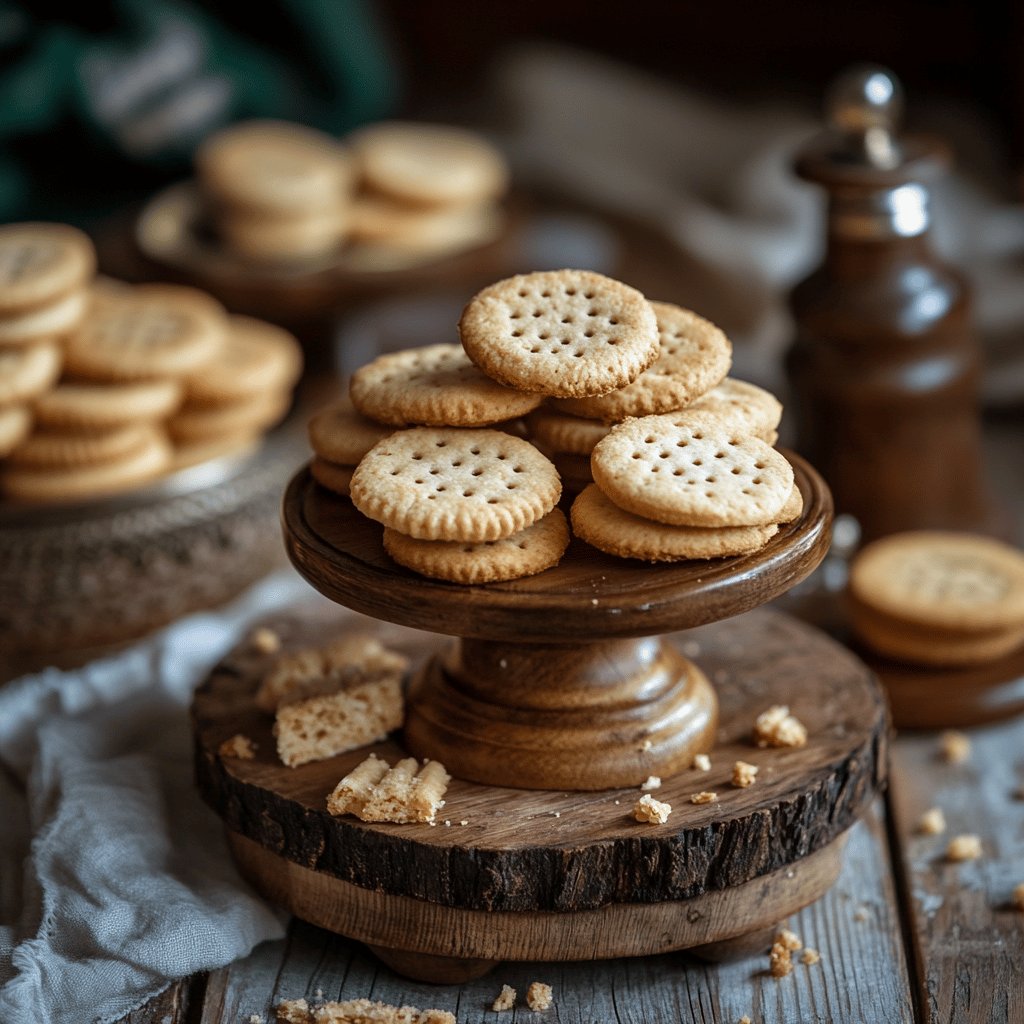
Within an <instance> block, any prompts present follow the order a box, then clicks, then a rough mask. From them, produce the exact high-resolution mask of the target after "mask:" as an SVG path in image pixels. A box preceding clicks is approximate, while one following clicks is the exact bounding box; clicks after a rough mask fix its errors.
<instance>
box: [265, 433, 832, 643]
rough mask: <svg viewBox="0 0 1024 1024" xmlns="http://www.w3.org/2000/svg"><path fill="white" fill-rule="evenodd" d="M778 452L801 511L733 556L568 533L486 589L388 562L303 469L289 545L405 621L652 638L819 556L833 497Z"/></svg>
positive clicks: (376, 534)
mask: <svg viewBox="0 0 1024 1024" xmlns="http://www.w3.org/2000/svg"><path fill="white" fill-rule="evenodd" d="M786 455H787V458H788V459H789V460H790V462H791V463H792V465H793V470H794V473H795V476H796V483H797V486H798V487H799V488H800V492H801V494H802V495H803V499H804V510H803V513H802V515H801V516H800V518H799V519H797V520H796V521H795V522H793V523H789V524H788V525H786V526H783V527H781V528H780V529H779V532H778V533H777V534H776V535H775V537H773V538H772V540H771V541H769V543H768V544H767V546H766V547H764V548H762V549H761V550H760V551H758V552H756V553H755V554H753V555H747V556H744V557H739V558H719V559H713V560H709V561H689V562H676V563H659V564H648V563H646V562H640V561H636V560H632V559H622V558H614V557H612V556H610V555H605V554H603V553H602V552H600V551H598V550H597V549H596V548H593V547H591V546H590V545H588V544H585V543H584V542H583V541H580V540H578V539H574V540H573V542H572V544H571V545H570V547H569V550H568V551H567V552H566V554H565V557H564V558H563V559H562V561H561V563H560V564H559V565H557V566H555V567H554V568H553V569H548V570H547V571H545V572H542V573H539V574H538V575H536V576H530V577H527V578H525V579H519V580H512V581H509V582H507V583H490V584H487V585H486V586H462V585H459V584H454V583H446V582H443V581H440V580H432V579H428V578H426V577H423V576H419V575H417V574H415V573H413V572H410V571H409V570H407V569H404V568H402V567H401V566H399V565H397V564H396V563H395V562H393V561H392V560H391V559H390V558H389V557H388V555H387V553H386V552H385V551H384V547H383V544H382V541H381V535H382V532H383V528H382V527H381V526H380V525H379V524H378V523H375V522H373V521H372V520H370V519H367V518H366V517H364V516H363V515H362V514H361V513H360V512H358V511H357V510H356V509H355V508H354V507H353V505H352V504H351V502H350V501H348V500H347V499H346V498H342V497H339V496H338V495H335V494H332V493H330V492H329V491H326V490H324V489H322V488H321V487H320V486H319V485H318V484H317V483H316V482H315V481H314V480H313V478H312V477H311V476H310V474H309V471H308V469H304V470H302V471H300V472H299V473H298V474H297V475H296V476H295V477H294V478H293V479H292V481H291V483H290V484H289V486H288V490H287V492H286V494H285V498H284V506H283V510H282V518H283V527H284V534H285V546H286V547H287V550H288V554H289V557H290V558H291V560H292V562H293V563H294V564H295V567H296V568H297V569H298V571H299V572H300V573H301V574H302V575H303V576H304V577H305V578H306V580H308V581H309V582H310V583H311V584H312V585H313V586H314V587H316V589H317V590H319V591H320V592H321V593H322V594H324V595H325V596H327V597H329V598H330V599H331V600H333V601H337V602H338V603H339V604H343V605H345V606H347V607H349V608H352V609H354V610H355V611H359V612H363V613H364V614H366V615H370V616H372V617H373V618H377V619H383V620H385V621H388V622H394V623H398V624H399V625H403V626H412V627H414V628H416V629H426V630H430V631H432V632H435V633H444V634H448V635H449V636H460V637H469V638H475V639H483V640H497V641H506V642H521V643H535V644H538V643H539V644H543V643H567V642H569V643H571V642H581V641H588V640H608V639H616V638H624V637H640V636H653V635H655V634H659V633H665V632H670V631H673V630H678V629H689V628H690V627H693V626H700V625H703V624H704V623H707V622H714V621H717V620H719V619H724V618H728V617H729V616H732V615H738V614H740V613H741V612H745V611H749V610H750V609H752V608H755V607H757V606H758V605H761V604H764V603H765V602H766V601H770V600H772V599H773V598H775V597H778V596H779V595H780V594H782V593H784V592H785V591H787V590H788V589H789V588H790V587H792V586H794V585H795V584H796V583H799V582H800V581H801V580H802V579H804V578H805V577H806V576H807V575H809V574H810V573H811V571H812V570H813V569H814V568H815V567H816V566H817V565H818V564H819V562H820V561H821V560H822V558H823V557H824V556H825V552H826V551H827V549H828V544H829V539H830V526H831V522H832V497H831V495H830V493H829V490H828V487H827V486H826V484H825V482H824V481H823V480H822V479H821V477H820V476H819V475H818V474H817V472H815V470H814V469H813V468H812V467H811V466H810V465H809V464H808V463H807V462H805V461H804V460H803V459H801V458H800V457H799V456H798V455H795V454H792V453H786Z"/></svg>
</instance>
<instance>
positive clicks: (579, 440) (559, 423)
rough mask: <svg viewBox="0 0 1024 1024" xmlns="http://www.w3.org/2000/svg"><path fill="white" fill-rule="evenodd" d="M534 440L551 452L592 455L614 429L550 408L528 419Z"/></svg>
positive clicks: (532, 414)
mask: <svg viewBox="0 0 1024 1024" xmlns="http://www.w3.org/2000/svg"><path fill="white" fill-rule="evenodd" d="M526 424H527V427H528V428H529V431H530V437H531V438H532V439H533V440H535V441H537V442H539V443H540V444H541V445H543V447H544V448H546V449H547V450H548V451H551V452H560V453H562V454H565V455H586V456H589V455H590V453H591V452H592V451H593V450H594V446H595V445H596V444H597V442H598V441H600V440H601V439H602V438H605V437H607V436H608V431H609V430H611V427H609V426H607V425H606V424H604V423H602V422H601V421H600V420H590V419H584V418H583V417H581V416H570V415H569V414H568V413H564V412H559V411H558V410H557V409H552V408H550V407H548V406H541V407H540V408H539V409H537V410H536V411H535V412H532V413H530V415H529V416H528V417H527V420H526Z"/></svg>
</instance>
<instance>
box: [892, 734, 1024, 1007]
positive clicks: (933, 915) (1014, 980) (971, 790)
mask: <svg viewBox="0 0 1024 1024" xmlns="http://www.w3.org/2000/svg"><path fill="white" fill-rule="evenodd" d="M968 735H969V736H970V738H971V741H972V748H973V749H972V754H971V758H970V760H969V761H968V762H966V763H964V764H960V765H951V764H946V763H945V762H944V761H942V760H941V758H940V756H939V747H938V742H937V740H936V737H935V736H933V735H932V736H928V735H917V736H903V737H901V739H900V740H899V742H898V743H897V744H896V745H895V750H894V756H893V773H892V788H891V791H890V802H891V806H892V809H893V820H894V822H895V826H896V832H895V834H896V837H897V842H898V850H897V852H898V855H899V858H900V860H899V863H898V864H897V871H898V872H899V873H900V874H901V876H902V878H903V881H904V885H905V889H906V893H905V897H904V898H905V901H906V907H905V909H906V912H907V915H908V921H909V927H910V933H911V936H912V939H913V943H914V956H915V959H916V961H917V965H916V970H917V974H918V975H919V992H918V997H919V999H920V1004H921V1008H922V1018H921V1019H922V1020H924V1021H927V1022H928V1024H940V1022H942V1024H945V1022H950V1024H952V1022H957V1024H960V1022H968V1021H969V1022H971V1024H979V1022H983V1021H984V1022H988V1021H991V1022H992V1024H995V1022H997V1021H999V1022H1006V1021H1013V1020H1021V1019H1022V1014H1024V916H1022V915H1021V913H1020V912H1019V911H1015V910H1014V909H1013V908H1012V907H1011V906H1010V902H1009V900H1010V893H1011V891H1012V890H1013V887H1014V886H1015V885H1017V884H1018V883H1020V882H1022V881H1024V800H1022V799H1021V797H1020V794H1021V792H1022V790H1021V787H1022V786H1024V757H1022V750H1024V721H1022V720H1017V721H1014V722H1009V723H1006V724H1002V725H998V726H988V727H985V728H978V729H973V730H971V731H970V732H969V733H968ZM930 807H941V808H942V810H943V812H944V813H945V817H946V824H947V831H946V834H945V835H941V836H927V835H921V834H919V833H918V831H917V823H918V820H919V818H920V816H921V814H923V813H924V811H926V810H928V809H929V808H930ZM962 833H974V834H976V835H978V836H979V837H980V839H981V842H982V847H983V849H984V856H983V857H982V859H981V860H978V861H972V862H966V863H959V864H955V863H950V862H949V861H948V860H947V859H946V858H945V856H944V852H945V849H946V845H947V843H948V842H949V839H950V837H952V836H954V835H958V834H962Z"/></svg>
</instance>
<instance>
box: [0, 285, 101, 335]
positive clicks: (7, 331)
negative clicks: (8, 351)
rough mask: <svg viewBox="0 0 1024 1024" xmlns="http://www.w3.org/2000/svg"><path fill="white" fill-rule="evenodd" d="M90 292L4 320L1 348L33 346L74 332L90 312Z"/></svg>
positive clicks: (81, 291) (85, 290)
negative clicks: (41, 341) (45, 339)
mask: <svg viewBox="0 0 1024 1024" xmlns="http://www.w3.org/2000/svg"><path fill="white" fill-rule="evenodd" d="M90 298H91V296H90V292H89V289H88V288H79V289H77V290H76V291H73V292H68V293H67V294H66V295H62V296H61V297H60V298H58V299H55V300H54V301H53V302H51V303H49V304H48V305H46V306H39V307H37V308H35V309H30V310H27V311H25V312H21V313H11V314H8V315H7V316H5V317H3V318H0V347H9V346H22V345H31V344H33V343H34V342H37V341H40V340H42V339H44V338H54V337H59V336H61V335H64V334H67V333H68V332H69V331H72V330H74V329H75V328H76V327H77V326H78V325H79V324H80V323H81V322H82V319H83V317H85V315H86V311H87V310H88V309H89V301H90Z"/></svg>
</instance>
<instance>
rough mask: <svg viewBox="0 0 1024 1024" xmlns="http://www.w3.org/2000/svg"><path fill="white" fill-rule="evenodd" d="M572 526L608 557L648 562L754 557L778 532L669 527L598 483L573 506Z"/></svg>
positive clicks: (765, 528)
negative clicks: (635, 509)
mask: <svg viewBox="0 0 1024 1024" xmlns="http://www.w3.org/2000/svg"><path fill="white" fill-rule="evenodd" d="M571 515H572V529H573V533H575V534H576V536H577V537H579V538H580V539H581V540H585V541H586V542H587V543H588V544H590V545H592V546H593V547H595V548H598V549H599V550H601V551H604V552H605V553H606V554H609V555H616V556H617V557H619V558H638V559H641V560H642V561H645V562H682V561H687V560H690V559H700V558H725V557H732V556H736V555H749V554H751V553H753V552H754V551H760V549H761V548H763V547H764V546H765V544H767V543H768V541H769V540H771V538H772V537H774V536H775V534H776V533H778V530H779V528H778V526H777V525H775V524H774V523H772V524H769V525H766V526H722V527H714V526H669V525H667V524H666V523H656V522H653V521H652V520H650V519H644V518H643V517H641V516H637V515H634V514H633V513H632V512H627V511H626V510H625V509H622V508H619V506H618V505H616V504H615V503H614V502H613V501H612V500H611V499H610V498H609V497H608V496H607V495H606V494H605V493H604V492H603V491H602V490H601V489H600V488H599V487H598V486H597V485H596V484H590V485H589V486H588V487H586V488H584V489H583V491H582V492H581V493H580V495H579V496H578V497H577V498H576V500H575V501H574V502H573V505H572V511H571Z"/></svg>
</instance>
